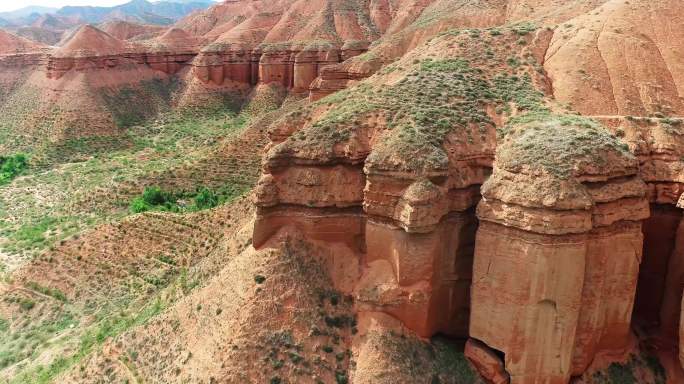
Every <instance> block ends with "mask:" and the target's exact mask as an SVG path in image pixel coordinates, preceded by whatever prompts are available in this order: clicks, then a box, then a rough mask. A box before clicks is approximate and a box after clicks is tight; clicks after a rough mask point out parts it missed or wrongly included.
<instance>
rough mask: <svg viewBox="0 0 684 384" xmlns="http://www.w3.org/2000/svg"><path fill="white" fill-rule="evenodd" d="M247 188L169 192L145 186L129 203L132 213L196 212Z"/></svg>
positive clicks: (239, 194) (237, 194)
mask: <svg viewBox="0 0 684 384" xmlns="http://www.w3.org/2000/svg"><path fill="white" fill-rule="evenodd" d="M246 191H247V188H245V187H241V186H239V185H231V186H227V187H223V188H220V189H218V190H216V191H214V190H211V189H208V188H206V187H200V188H198V189H197V190H196V191H195V192H169V191H164V190H162V189H161V188H159V187H156V186H153V187H146V188H145V190H144V191H143V193H142V195H141V196H139V197H136V198H134V199H133V200H132V201H131V203H130V211H131V212H132V213H142V212H147V211H162V212H177V213H178V212H196V211H201V210H204V209H210V208H214V207H217V206H219V205H221V204H225V203H227V202H230V201H232V200H234V199H235V198H237V197H239V196H241V195H243V194H244V193H245V192H246Z"/></svg>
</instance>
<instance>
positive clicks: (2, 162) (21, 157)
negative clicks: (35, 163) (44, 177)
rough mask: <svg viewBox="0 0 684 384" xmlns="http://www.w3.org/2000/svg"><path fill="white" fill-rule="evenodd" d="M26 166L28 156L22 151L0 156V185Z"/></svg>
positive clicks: (18, 173) (7, 181) (19, 172)
mask: <svg viewBox="0 0 684 384" xmlns="http://www.w3.org/2000/svg"><path fill="white" fill-rule="evenodd" d="M26 168H28V157H27V156H26V155H25V154H23V153H17V154H14V155H12V156H7V157H5V156H0V185H3V184H7V183H9V182H10V181H12V179H14V178H15V177H17V176H19V175H20V174H21V173H22V172H24V170H26Z"/></svg>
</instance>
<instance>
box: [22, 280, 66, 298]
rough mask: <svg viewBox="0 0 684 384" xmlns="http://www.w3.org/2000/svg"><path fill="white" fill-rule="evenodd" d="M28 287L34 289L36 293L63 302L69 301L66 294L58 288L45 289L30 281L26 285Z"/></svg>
mask: <svg viewBox="0 0 684 384" xmlns="http://www.w3.org/2000/svg"><path fill="white" fill-rule="evenodd" d="M26 287H27V288H29V289H32V290H34V291H36V292H40V293H42V294H43V295H46V296H50V297H53V298H55V299H57V300H59V301H62V302H66V301H67V297H66V295H65V294H64V292H62V291H61V290H60V289H58V288H50V287H44V286H42V285H40V284H38V283H36V282H35V281H29V282H28V283H26Z"/></svg>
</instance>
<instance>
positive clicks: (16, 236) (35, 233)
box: [0, 216, 58, 250]
mask: <svg viewBox="0 0 684 384" xmlns="http://www.w3.org/2000/svg"><path fill="white" fill-rule="evenodd" d="M57 222H58V219H56V218H54V217H50V216H47V217H43V218H41V219H39V220H37V221H36V222H33V223H30V224H24V225H22V226H20V227H19V228H17V229H16V230H15V231H11V232H10V233H9V234H8V239H9V240H10V241H12V242H13V243H14V244H15V246H16V247H17V248H24V249H39V248H42V247H44V246H45V245H46V244H47V243H48V242H49V241H50V236H49V235H48V234H47V233H48V230H50V229H51V228H54V226H55V225H56V224H57ZM0 233H2V232H0ZM12 249H14V248H10V250H12Z"/></svg>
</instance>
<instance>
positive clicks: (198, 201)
mask: <svg viewBox="0 0 684 384" xmlns="http://www.w3.org/2000/svg"><path fill="white" fill-rule="evenodd" d="M218 203H219V199H218V196H216V194H215V193H214V192H213V191H211V190H210V189H208V188H206V187H202V188H201V189H200V190H199V192H197V195H196V196H195V207H196V208H197V209H208V208H214V207H215V206H217V205H218Z"/></svg>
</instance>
